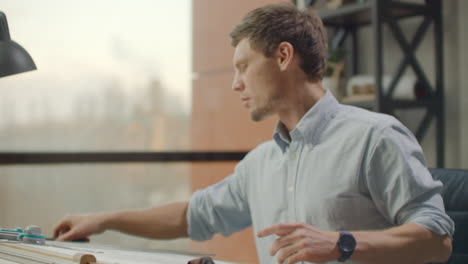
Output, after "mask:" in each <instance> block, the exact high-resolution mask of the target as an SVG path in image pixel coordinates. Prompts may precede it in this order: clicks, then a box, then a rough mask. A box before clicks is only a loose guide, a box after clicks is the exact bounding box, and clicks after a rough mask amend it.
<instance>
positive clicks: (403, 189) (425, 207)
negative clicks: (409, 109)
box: [366, 120, 454, 236]
mask: <svg viewBox="0 0 468 264" xmlns="http://www.w3.org/2000/svg"><path fill="white" fill-rule="evenodd" d="M380 132H381V133H378V135H377V136H376V140H375V142H376V144H375V145H374V146H375V147H374V149H373V150H371V154H370V159H369V162H368V165H367V170H366V181H367V186H368V189H369V192H370V195H371V196H372V199H373V200H374V203H375V205H376V206H377V208H378V209H379V211H380V212H381V213H382V214H383V215H384V216H385V217H386V218H387V220H388V221H390V222H391V223H392V224H394V225H401V224H403V223H408V222H413V223H416V224H419V225H421V226H423V227H425V228H427V229H429V230H431V231H432V232H434V233H437V234H447V235H449V236H453V232H454V223H453V221H452V219H450V217H449V216H448V215H447V214H446V213H445V209H444V204H443V200H442V196H441V194H440V192H441V190H442V183H441V182H439V181H434V180H433V178H432V176H431V174H430V172H429V170H428V169H427V167H426V165H425V159H424V155H423V152H422V149H421V147H420V145H419V144H418V143H417V140H416V138H415V137H414V136H413V134H412V133H411V132H410V131H409V130H408V129H407V128H406V127H404V126H403V125H401V123H399V122H398V121H396V120H395V123H393V124H392V125H391V126H388V127H386V128H384V129H382V130H381V131H380Z"/></svg>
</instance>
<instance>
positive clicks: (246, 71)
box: [232, 39, 282, 121]
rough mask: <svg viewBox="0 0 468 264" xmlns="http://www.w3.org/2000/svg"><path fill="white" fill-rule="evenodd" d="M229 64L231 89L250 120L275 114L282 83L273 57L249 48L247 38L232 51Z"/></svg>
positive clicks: (280, 96)
mask: <svg viewBox="0 0 468 264" xmlns="http://www.w3.org/2000/svg"><path fill="white" fill-rule="evenodd" d="M233 64H234V70H235V74H234V80H233V83H232V89H233V90H234V91H236V92H238V93H239V95H240V100H241V102H242V104H243V105H244V106H245V107H246V108H247V109H249V112H250V117H251V119H252V120H254V121H261V120H263V119H265V118H266V117H268V116H270V115H272V114H275V113H277V111H278V107H279V102H280V99H281V98H282V89H281V84H282V82H281V78H280V77H279V76H280V75H281V72H280V70H279V67H278V63H277V61H276V58H275V56H273V57H272V58H267V57H265V56H264V55H263V54H262V53H261V52H258V51H256V50H254V49H252V47H251V46H250V42H249V40H248V39H243V40H241V41H240V42H239V44H238V45H237V47H236V49H235V52H234V57H233Z"/></svg>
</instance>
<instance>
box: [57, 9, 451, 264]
mask: <svg viewBox="0 0 468 264" xmlns="http://www.w3.org/2000/svg"><path fill="white" fill-rule="evenodd" d="M231 38H232V44H233V46H234V47H235V54H234V58H233V64H234V68H235V76H234V81H233V85H232V88H233V90H234V91H236V92H238V93H239V96H240V100H241V102H242V104H243V105H244V106H245V107H246V108H247V109H248V110H249V112H250V116H251V119H252V120H255V121H260V120H263V119H265V118H267V117H268V116H271V115H278V116H279V119H280V122H279V123H278V125H277V127H276V129H275V133H274V138H273V140H272V141H269V142H266V143H264V144H261V145H260V146H258V147H257V148H255V149H254V150H252V151H251V152H250V153H249V154H248V155H247V156H246V157H245V158H244V159H243V160H242V161H241V162H240V163H239V164H238V165H237V166H236V169H235V172H234V173H233V174H232V175H230V176H229V177H227V178H226V179H224V180H223V181H221V182H220V183H218V184H215V185H213V186H210V187H208V188H206V189H204V190H199V191H197V192H195V193H194V194H193V196H192V198H191V199H190V201H188V202H180V203H173V204H168V205H165V206H162V207H158V208H151V209H147V210H140V211H125V212H114V213H102V214H94V215H82V216H67V217H65V218H64V219H62V220H61V221H60V222H58V223H57V225H56V227H55V231H54V232H55V236H56V237H58V239H59V240H73V239H77V238H83V237H87V236H88V235H90V234H93V233H99V232H103V231H104V230H106V229H113V230H118V231H121V232H126V233H129V234H134V235H139V236H145V237H150V238H158V239H166V238H177V237H186V236H189V237H191V238H192V239H195V240H206V239H210V238H211V237H212V236H213V234H215V233H221V234H223V235H230V234H231V233H233V232H236V231H239V230H242V229H244V228H247V227H249V226H253V228H254V230H255V231H256V232H258V233H257V237H256V245H257V250H258V256H259V259H260V262H261V263H264V264H267V263H273V262H276V261H278V262H279V263H283V262H285V263H297V262H315V263H322V262H336V261H347V260H349V261H351V262H356V263H412V264H414V263H427V262H443V261H445V260H446V259H447V258H448V257H449V256H450V254H451V236H452V235H453V231H454V225H453V222H452V221H451V219H450V218H449V217H448V216H447V215H446V214H445V212H444V207H443V202H442V198H441V196H440V194H439V192H440V190H441V184H440V183H439V182H434V181H433V180H432V177H431V175H430V173H429V172H428V170H427V168H426V167H425V165H424V157H423V154H422V150H421V148H420V146H419V145H418V143H417V141H416V139H415V138H414V136H413V135H412V134H411V132H410V131H408V129H406V128H405V127H404V126H403V125H402V124H401V123H399V122H398V121H397V120H396V119H394V118H393V117H390V116H387V115H383V114H377V113H372V112H369V111H366V110H362V109H359V108H355V107H351V106H344V105H340V104H339V103H338V102H337V101H336V100H335V98H334V97H333V95H332V94H331V93H330V92H325V91H324V90H323V88H322V87H321V79H322V77H323V75H324V72H325V68H326V57H327V44H326V43H327V39H326V33H325V30H324V27H323V24H322V22H321V20H320V18H318V17H317V16H316V15H310V14H306V13H303V12H300V11H298V10H297V9H296V8H295V7H294V6H292V5H288V4H277V5H269V6H265V7H262V8H258V9H255V10H253V11H251V12H250V13H249V14H248V15H247V16H246V17H245V18H244V19H243V21H242V22H241V24H239V25H238V26H237V27H236V28H235V29H234V30H233V32H232V33H231ZM275 258H276V260H275Z"/></svg>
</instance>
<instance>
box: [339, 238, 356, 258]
mask: <svg viewBox="0 0 468 264" xmlns="http://www.w3.org/2000/svg"><path fill="white" fill-rule="evenodd" d="M337 244H338V249H339V250H340V253H341V256H340V258H339V259H338V261H339V262H345V261H346V260H348V259H349V258H350V257H351V255H352V254H353V252H354V249H355V248H356V239H354V236H353V235H352V234H351V233H350V232H346V231H341V232H340V238H338V242H337Z"/></svg>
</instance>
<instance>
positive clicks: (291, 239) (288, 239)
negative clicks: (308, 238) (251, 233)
mask: <svg viewBox="0 0 468 264" xmlns="http://www.w3.org/2000/svg"><path fill="white" fill-rule="evenodd" d="M301 234H302V232H301V230H300V229H296V230H295V231H293V232H291V233H289V234H288V235H285V236H282V237H280V238H278V239H276V240H275V241H274V242H273V244H272V245H271V247H270V255H271V256H274V255H275V254H276V252H277V251H278V250H280V249H281V248H284V247H286V246H289V245H292V244H294V243H295V242H296V241H298V240H300V239H301V238H303V236H301Z"/></svg>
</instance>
